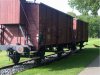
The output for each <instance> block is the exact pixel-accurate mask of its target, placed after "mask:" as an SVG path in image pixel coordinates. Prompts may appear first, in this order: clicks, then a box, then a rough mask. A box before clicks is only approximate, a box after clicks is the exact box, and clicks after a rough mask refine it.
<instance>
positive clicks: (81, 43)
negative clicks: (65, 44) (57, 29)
mask: <svg viewBox="0 0 100 75" xmlns="http://www.w3.org/2000/svg"><path fill="white" fill-rule="evenodd" d="M83 44H84V42H80V46H79V47H80V50H82V47H84V45H83Z"/></svg>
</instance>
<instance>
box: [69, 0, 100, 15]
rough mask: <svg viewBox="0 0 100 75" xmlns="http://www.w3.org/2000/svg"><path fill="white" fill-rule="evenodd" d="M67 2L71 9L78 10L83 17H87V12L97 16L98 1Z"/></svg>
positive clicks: (75, 0) (99, 1)
mask: <svg viewBox="0 0 100 75" xmlns="http://www.w3.org/2000/svg"><path fill="white" fill-rule="evenodd" d="M68 2H69V5H70V6H71V7H72V8H73V9H77V10H79V12H80V13H82V14H84V15H87V14H88V12H91V14H92V15H98V13H97V12H98V10H99V9H100V0H68Z"/></svg>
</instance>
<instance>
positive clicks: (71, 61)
mask: <svg viewBox="0 0 100 75" xmlns="http://www.w3.org/2000/svg"><path fill="white" fill-rule="evenodd" d="M98 55H99V48H85V49H84V50H82V51H80V52H78V53H75V54H73V55H71V56H69V57H68V58H64V59H62V60H60V61H57V62H54V63H51V64H49V65H46V66H43V67H38V68H40V69H46V68H47V69H49V71H56V70H65V69H72V68H84V67H86V66H87V65H88V64H90V63H91V62H92V61H93V60H94V59H95V58H96V57H97V56H98ZM97 66H98V65H94V66H90V67H97Z"/></svg>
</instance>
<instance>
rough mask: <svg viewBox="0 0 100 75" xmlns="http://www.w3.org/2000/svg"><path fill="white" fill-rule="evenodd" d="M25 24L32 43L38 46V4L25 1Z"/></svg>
mask: <svg viewBox="0 0 100 75" xmlns="http://www.w3.org/2000/svg"><path fill="white" fill-rule="evenodd" d="M25 11H26V16H27V20H26V24H27V30H28V36H29V37H30V38H29V39H30V41H31V42H32V44H33V45H34V46H35V47H36V48H38V45H39V44H38V42H39V41H38V37H39V4H35V3H34V4H33V3H26V5H25Z"/></svg>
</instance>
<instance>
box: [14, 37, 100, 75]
mask: <svg viewBox="0 0 100 75" xmlns="http://www.w3.org/2000/svg"><path fill="white" fill-rule="evenodd" d="M99 42H100V40H99V39H93V38H90V39H89V42H88V43H87V44H88V45H87V46H86V47H85V48H84V50H83V51H80V53H76V54H73V55H71V56H69V57H68V58H65V59H62V60H60V61H57V62H54V63H51V64H49V65H46V66H42V67H37V68H32V69H29V70H26V71H23V72H20V73H17V74H16V75H78V73H79V72H80V71H82V70H83V69H84V68H85V67H86V66H87V65H88V64H89V63H90V62H92V61H93V60H94V59H95V58H96V57H97V56H98V55H99V48H95V47H94V46H93V44H97V45H100V43H99Z"/></svg>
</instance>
